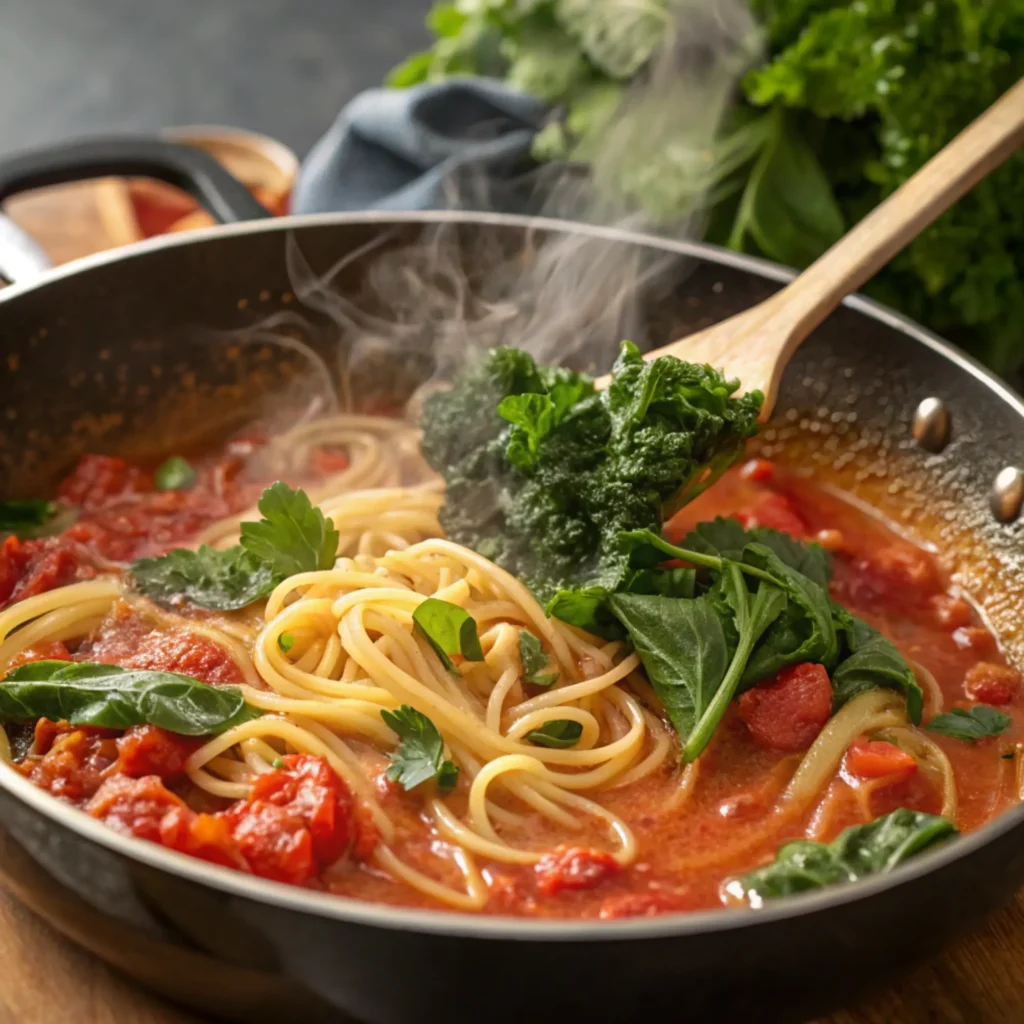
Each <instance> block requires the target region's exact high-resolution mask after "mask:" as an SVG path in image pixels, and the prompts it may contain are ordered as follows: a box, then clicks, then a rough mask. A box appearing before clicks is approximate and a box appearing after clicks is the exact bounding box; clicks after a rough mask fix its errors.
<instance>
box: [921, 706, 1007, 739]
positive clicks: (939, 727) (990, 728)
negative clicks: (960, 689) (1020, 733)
mask: <svg viewBox="0 0 1024 1024" xmlns="http://www.w3.org/2000/svg"><path fill="white" fill-rule="evenodd" d="M1010 721H1011V719H1010V716H1009V715H1008V714H1006V712H1004V711H999V710H997V709H996V708H993V707H989V706H988V705H987V704H976V705H975V706H974V707H973V708H969V709H967V710H964V709H963V708H952V709H951V710H949V711H946V712H943V714H941V715H936V716H935V717H934V718H933V719H932V720H931V721H930V722H929V723H928V724H927V725H926V726H925V728H926V729H927V730H928V731H929V732H938V733H941V734H942V735H943V736H952V737H953V739H955V740H963V741H964V742H965V743H974V742H975V741H976V740H981V739H985V738H986V737H988V736H998V735H999V734H1000V733H1001V732H1003V730H1005V729H1006V727H1007V726H1008V725H1009V724H1010Z"/></svg>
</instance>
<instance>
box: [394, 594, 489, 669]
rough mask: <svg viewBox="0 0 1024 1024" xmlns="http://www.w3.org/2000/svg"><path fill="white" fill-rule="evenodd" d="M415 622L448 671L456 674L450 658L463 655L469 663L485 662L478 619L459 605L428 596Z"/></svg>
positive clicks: (416, 615) (414, 618)
mask: <svg viewBox="0 0 1024 1024" xmlns="http://www.w3.org/2000/svg"><path fill="white" fill-rule="evenodd" d="M412 621H413V622H414V623H415V624H416V626H417V627H418V629H419V631H420V632H421V633H422V634H423V636H424V637H425V638H426V640H427V643H429V644H430V646H431V647H433V649H434V651H435V652H436V653H437V656H438V657H439V658H440V659H441V662H442V664H443V665H444V667H445V668H446V669H448V671H449V672H454V671H455V663H454V662H453V661H452V658H451V656H452V655H454V654H458V655H461V656H462V657H463V658H465V659H466V661H483V660H484V652H483V650H481V648H480V637H479V636H478V635H477V631H476V619H474V618H473V616H472V615H470V614H469V612H467V611H466V610H465V609H463V608H460V607H459V606H458V605H457V604H450V603H449V602H448V601H439V600H438V599H437V598H436V597H428V598H427V599H426V601H423V602H422V603H421V604H418V605H417V606H416V610H415V611H414V612H413V613H412Z"/></svg>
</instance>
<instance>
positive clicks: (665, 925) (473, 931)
mask: <svg viewBox="0 0 1024 1024" xmlns="http://www.w3.org/2000/svg"><path fill="white" fill-rule="evenodd" d="M415 223H419V224H423V225H430V224H445V223H448V224H458V223H466V224H478V225H495V226H504V227H514V228H523V229H527V230H529V229H531V228H532V229H537V230H547V231H559V232H565V233H568V232H575V233H583V234H588V235H591V236H592V237H595V238H605V239H607V240H609V241H621V242H628V243H633V244H637V245H643V246H646V247H649V248H657V249H662V250H665V251H669V252H676V253H678V254H679V255H680V256H688V257H693V258H695V259H700V260H703V261H705V262H708V263H712V264H718V265H720V266H727V267H730V268H733V269H736V270H744V271H747V272H749V273H752V274H755V275H757V276H758V277H762V278H767V279H768V280H773V281H779V282H784V281H788V280H790V279H792V278H793V277H794V276H795V274H794V272H793V271H792V270H790V269H788V268H786V267H781V266H779V265H778V264H775V263H770V262H768V261H767V260H762V259H758V258H756V257H753V256H746V255H744V254H741V253H735V252H732V251H730V250H727V249H722V248H719V247H718V246H714V245H707V244H705V243H698V242H677V241H672V240H670V239H665V238H659V237H658V236H655V235H645V234H641V233H637V232H631V231H624V230H620V229H618V228H606V227H598V226H594V225H589V224H577V223H574V222H571V221H563V220H552V219H547V218H542V217H523V216H517V215H513V214H495V213H472V212H462V211H416V212H401V211H394V212H391V211H368V212H360V213H341V214H337V213H336V214H310V215H305V216H292V217H280V218H275V219H273V220H270V221H248V222H245V223H240V224H231V225H224V226H219V227H213V228H206V229H202V230H198V231H194V232H189V233H187V234H181V235H170V236H160V237H158V238H153V239H147V240H146V241H143V242H137V243H134V244H132V245H129V246H125V247H123V248H121V249H116V250H112V251H110V252H104V253H98V254H96V255H94V256H88V257H85V258H83V259H80V260H75V261H73V262H71V263H68V264H65V265H64V266H61V267H57V268H56V269H54V270H52V271H49V272H47V273H46V274H44V275H42V276H41V277H39V278H37V279H35V280H33V281H31V282H27V283H25V284H20V285H12V286H10V287H8V288H5V289H4V290H3V291H2V292H0V307H2V306H3V304H4V303H5V302H8V301H12V300H15V299H17V298H18V296H20V295H23V294H26V293H28V292H31V291H35V290H36V289H40V288H44V287H46V286H47V285H49V284H54V283H57V282H58V281H61V280H63V279H64V278H67V277H71V276H73V275H75V274H77V273H79V272H84V271H87V270H89V269H91V268H93V267H98V266H105V265H107V264H113V263H118V262H120V261H122V260H130V259H132V258H134V257H135V256H137V255H139V256H141V255H143V254H144V253H146V252H152V251H155V250H159V249H164V248H175V247H178V246H182V247H184V246H190V245H201V244H202V243H203V242H205V241H208V240H211V239H216V238H220V237H223V236H225V235H247V234H263V233H269V232H275V231H289V230H291V229H292V228H297V229H302V228H307V227H308V228H317V227H331V226H335V225H345V224H365V225H371V226H372V225H380V226H382V227H383V226H386V225H388V224H394V225H395V226H396V227H401V226H405V225H408V224H415ZM844 305H846V306H847V307H849V308H850V309H853V310H855V311H856V312H858V313H862V314H864V315H865V316H868V317H870V318H871V319H873V320H877V321H880V322H882V323H884V324H886V325H887V326H889V327H892V328H894V329H895V330H898V331H900V332H902V333H903V334H906V335H908V336H909V337H911V338H913V339H914V340H915V341H917V342H919V343H921V344H923V345H925V346H926V347H928V348H930V349H932V351H934V352H936V353H937V354H938V355H940V356H942V357H943V358H945V359H947V360H948V361H949V362H951V363H953V364H954V366H956V367H957V368H958V369H959V370H961V371H965V372H967V373H968V374H970V375H971V376H973V377H975V378H976V379H977V380H979V381H980V382H981V383H982V384H984V385H985V386H986V387H987V388H989V390H990V391H992V392H994V393H995V394H996V395H998V396H999V397H1000V398H1001V399H1002V400H1003V401H1004V402H1006V403H1007V404H1008V405H1010V406H1011V407H1012V408H1013V410H1014V412H1016V413H1017V415H1018V416H1021V417H1022V418H1024V400H1022V399H1021V397H1020V396H1019V395H1017V393H1016V392H1015V391H1013V390H1012V389H1011V388H1009V387H1008V386H1007V385H1006V384H1004V383H1003V382H1002V381H1000V380H998V379H997V378H996V377H994V376H993V375H992V374H991V373H989V371H988V370H986V369H985V368H984V367H982V366H981V364H980V363H978V362H976V361H975V360H974V359H972V358H971V357H970V356H968V355H966V354H965V353H963V352H961V351H960V350H959V349H957V348H955V347H954V346H953V345H951V344H950V343H949V342H946V341H943V340H942V339H941V338H939V337H937V336H936V335H934V334H932V333H930V332H929V331H927V330H925V329H924V328H923V327H921V326H919V325H918V324H916V323H914V322H913V321H912V320H910V319H908V318H906V317H904V316H902V315H901V314H899V313H896V312H894V311H893V310H891V309H888V308H887V307H885V306H882V305H880V304H879V303H876V302H873V301H871V300H870V299H866V298H863V297H862V296H859V295H857V296H852V297H850V298H848V299H846V300H845V302H844ZM0 787H2V788H3V789H4V790H6V791H7V792H8V793H9V794H10V795H11V796H13V797H14V798H15V799H16V800H19V801H20V802H21V803H23V804H25V805H27V806H28V807H30V808H31V809H33V810H35V811H37V812H38V813H40V814H41V815H43V816H44V817H46V818H48V819H50V820H52V821H54V822H55V823H56V824H58V825H61V826H63V827H64V828H67V829H69V830H70V831H72V832H74V833H75V834H77V835H78V836H80V837H82V838H84V839H86V840H88V841H90V842H93V843H96V844H98V845H99V846H101V847H105V848H106V849H108V850H110V851H111V852H113V853H115V854H118V855H120V856H122V857H125V858H126V859H128V860H131V861H137V862H139V863H142V864H144V865H146V866H147V867H150V868H155V869H157V870H160V871H163V872H166V873H168V874H170V875H175V876H177V877H179V878H182V879H184V880H186V881H190V882H193V883H196V884H199V885H204V886H208V887H209V888H212V889H216V890H218V891H220V892H223V893H225V894H228V895H231V896H236V897H240V898H243V899H247V900H252V901H253V902H256V903H263V904H267V905H270V906H274V907H278V908H281V909H283V910H290V911H293V912H298V913H302V914H311V915H313V916H315V917H321V918H326V919H334V920H339V921H343V922H346V923H350V924H361V925H367V926H370V927H375V928H382V929H389V930H390V929H393V930H398V931H417V932H424V933H428V934H436V935H450V936H454V937H465V938H470V937H472V938H481V939H497V940H500V939H506V940H518V941H533V942H579V941H591V942H593V941H598V942H600V941H605V942H609V941H613V942H621V941H623V940H629V939H658V938H662V937H668V936H672V937H676V936H678V937H684V936H696V935H701V934H708V933H712V932H716V933H717V932H727V931H731V930H740V929H746V928H755V927H760V926H768V925H770V924H772V923H774V922H776V921H783V920H789V919H791V918H796V917H803V916H805V915H808V916H809V915H814V914H818V913H822V912H825V911H827V910H829V909H830V908H833V907H839V906H845V905H847V904H850V903H855V902H857V901H859V900H866V899H869V898H871V897H874V896H879V895H882V894H884V893H886V892H888V891H889V890H890V889H893V888H896V887H898V886H901V885H903V884H905V883H908V882H910V881H912V880H914V879H919V878H922V877H924V876H926V875H929V874H932V873H933V872H937V871H940V870H941V869H942V868H945V867H947V866H949V865H951V864H953V863H955V862H956V861H958V860H960V859H962V858H965V857H969V856H970V855H971V854H972V853H974V852H975V851H977V850H979V849H981V848H982V847H984V846H986V845H988V843H990V842H992V841H994V840H996V839H998V838H999V837H1001V836H1003V835H1005V834H1006V833H1007V832H1009V831H1011V830H1013V829H1016V828H1018V827H1019V826H1021V825H1022V824H1024V804H1022V805H1018V806H1017V807H1014V808H1012V809H1010V810H1008V811H1005V812H1004V813H1003V814H1001V815H1000V816H999V817H998V818H995V819H994V820H993V821H991V822H989V823H988V824H987V825H985V826H984V827H982V828H981V829H979V830H978V831H977V832H973V833H971V834H970V835H968V836H963V837H960V838H958V839H956V840H954V841H952V842H950V843H949V844H948V845H945V846H943V847H941V848H940V849H938V850H935V851H933V852H929V853H925V854H924V855H922V856H921V857H920V858H919V859H916V860H914V861H912V862H910V863H909V864H906V865H902V866H901V867H900V868H898V869H897V870H896V871H894V872H892V873H891V874H887V875H880V876H878V877H876V878H872V879H868V880H867V881H863V882H857V883H854V884H852V885H841V886H837V887H835V888H832V889H825V890H822V891H821V892H818V893H807V894H802V895H798V896H790V897H787V898H786V899H784V900H780V901H779V902H778V903H777V904H774V905H769V906H767V907H764V908H762V909H759V910H744V909H736V910H733V909H724V908H723V909H716V910H705V911H696V912H691V913H686V914H666V915H664V916H661V917H655V918H633V919H623V920H618V921H596V922H595V921H570V920H565V921H563V920H544V921H534V920H530V919H522V918H512V917H495V916H489V915H480V914H467V913H463V912H458V911H438V910H416V909H408V908H404V907H393V906H388V905H385V904H378V903H370V902H368V901H363V900H357V899H353V898H351V897H344V896H332V895H326V894H324V893H317V892H311V891H309V890H305V889H298V888H296V887H294V886H289V885H284V884H282V883H279V882H271V881H268V880H266V879H261V878H254V877H253V876H250V875H245V874H242V873H241V872H238V871H232V870H231V869H230V868H224V867H219V866H217V865H214V864H207V863H205V862H204V861H200V860H197V859H195V858H192V857H188V856H186V855H185V854H181V853H177V852H175V851H173V850H167V849H164V848H163V847H161V846H158V845H156V844H155V843H149V842H146V841H145V840H143V839H136V838H134V837H132V836H126V835H122V834H120V833H118V832H115V831H113V830H112V829H110V828H108V827H107V826H106V825H103V824H102V823H101V822H99V821H98V820H95V819H93V818H91V817H89V815H87V814H86V813H85V812H84V811H80V810H78V809H77V808H73V807H68V806H66V805H64V804H62V803H60V802H59V801H58V800H56V799H55V798H54V797H52V796H51V795H50V794H49V793H47V792H46V791H45V790H42V789H40V788H39V787H37V786H36V785H34V784H33V783H32V782H30V781H29V780H28V779H26V778H24V777H23V776H21V775H19V774H18V773H17V772H15V771H14V770H13V769H12V768H11V767H9V766H8V765H3V766H2V770H0Z"/></svg>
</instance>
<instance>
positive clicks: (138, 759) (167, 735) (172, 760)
mask: <svg viewBox="0 0 1024 1024" xmlns="http://www.w3.org/2000/svg"><path fill="white" fill-rule="evenodd" d="M202 742H203V741H202V740H201V739H195V738H193V737H189V736H178V735H176V734H175V733H172V732H168V731H167V730H166V729H158V728H157V727H156V726H155V725H139V726H133V727H132V728H131V729H129V730H128V731H127V732H126V733H125V734H124V735H123V736H121V737H120V738H119V739H118V741H117V750H118V759H117V770H118V771H119V772H123V773H124V774H125V775H130V776H131V777H132V778H136V779H138V778H141V777H142V776H144V775H156V776H157V777H158V778H161V779H165V780H166V779H173V778H174V777H175V776H177V775H181V774H182V772H184V770H185V762H186V761H187V760H188V759H189V757H190V756H191V755H192V753H193V752H194V751H195V750H197V749H198V748H199V747H200V745H201V744H202Z"/></svg>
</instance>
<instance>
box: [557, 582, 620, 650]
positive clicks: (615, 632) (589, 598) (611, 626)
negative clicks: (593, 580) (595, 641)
mask: <svg viewBox="0 0 1024 1024" xmlns="http://www.w3.org/2000/svg"><path fill="white" fill-rule="evenodd" d="M610 596H611V594H610V592H609V590H608V589H607V587H580V588H576V589H573V590H559V591H558V593H557V594H555V596H554V597H553V598H551V600H550V601H548V603H547V604H546V605H545V606H544V612H545V613H546V614H547V615H548V616H549V617H550V618H554V619H560V620H561V621H562V622H568V623H569V625H570V626H575V627H576V628H577V629H582V630H583V631H584V632H586V633H591V634H593V635H594V636H599V637H603V638H604V639H605V640H621V639H622V638H623V637H624V636H625V635H626V634H625V630H623V628H622V624H621V623H620V622H619V620H618V619H617V618H616V617H615V615H614V614H613V613H612V611H611V608H610V607H609V604H608V598H609V597H610Z"/></svg>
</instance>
